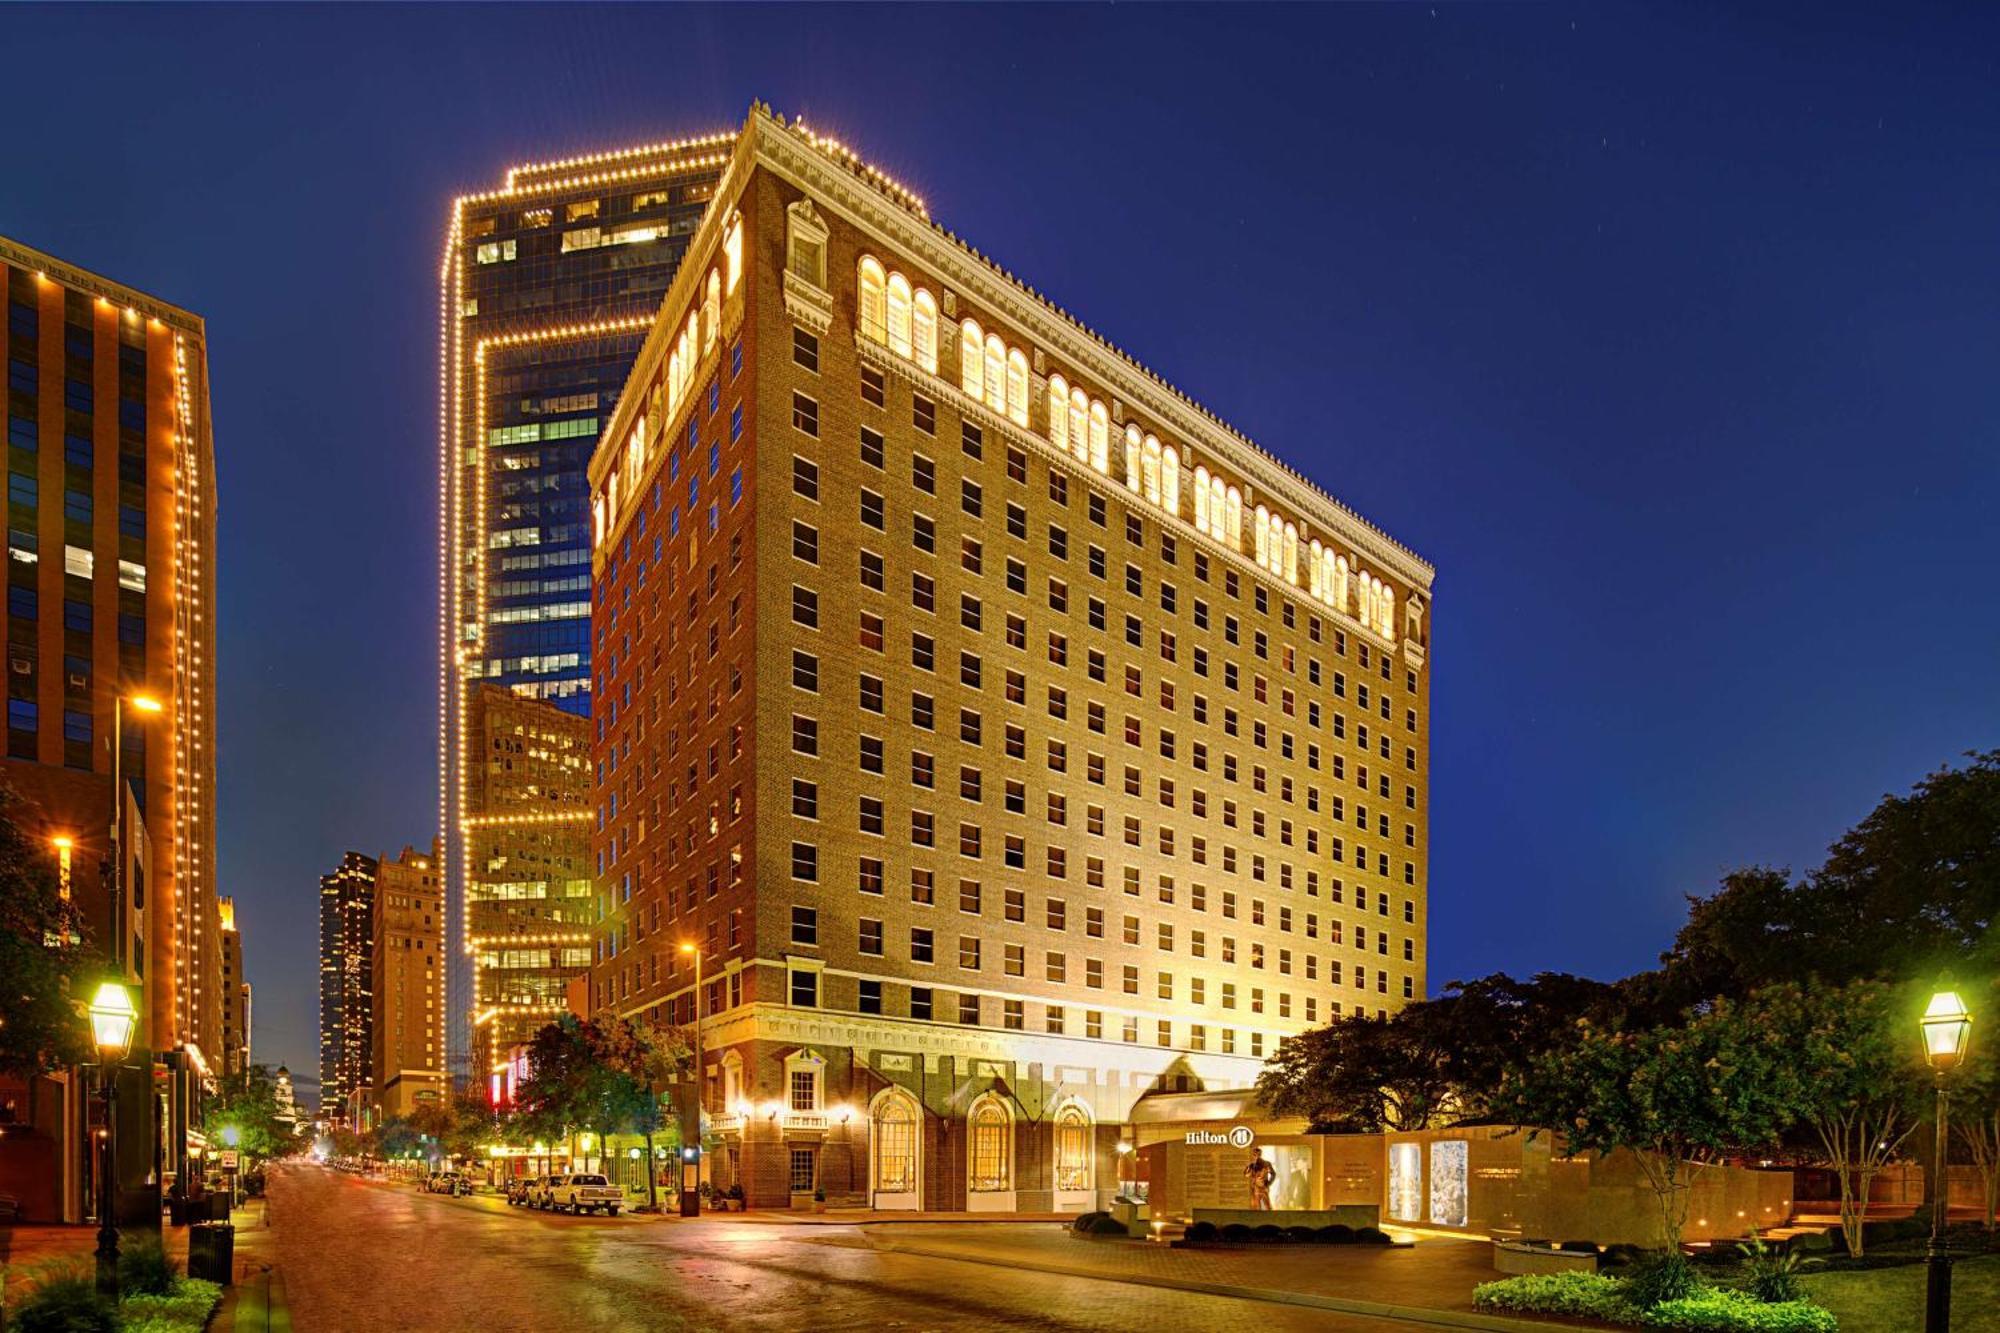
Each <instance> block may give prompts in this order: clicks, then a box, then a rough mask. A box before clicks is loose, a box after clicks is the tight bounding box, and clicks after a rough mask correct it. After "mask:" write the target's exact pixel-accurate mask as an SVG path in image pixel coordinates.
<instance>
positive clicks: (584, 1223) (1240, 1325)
mask: <svg viewBox="0 0 2000 1333" xmlns="http://www.w3.org/2000/svg"><path fill="white" fill-rule="evenodd" d="M270 1196H271V1209H270V1226H269V1227H268V1228H265V1229H257V1230H245V1231H242V1232H239V1233H238V1236H237V1241H238V1258H239V1269H242V1268H244V1267H246V1266H248V1267H254V1266H256V1265H257V1264H260V1263H273V1262H275V1263H276V1264H278V1265H279V1266H280V1268H281V1270H282V1272H283V1274H284V1281H285V1288H286V1291H287V1293H288V1296H289V1299H290V1302H291V1309H292V1316H293V1326H294V1327H295V1328H296V1329H297V1330H298V1331H299V1333H359V1331H361V1330H375V1329H399V1330H400V1329H422V1330H441V1331H442V1330H465V1333H502V1331H503V1330H512V1329H522V1330H527V1329H535V1330H541V1329H561V1330H566V1331H567V1330H579V1331H581V1330H595V1329H606V1330H610V1329H616V1330H642V1329H643V1330H653V1329H658V1330H681V1329H729V1330H734V1329H746V1330H747V1329H769V1330H796V1329H804V1328H812V1329H868V1330H917V1331H920V1330H930V1329H973V1328H1008V1329H1035V1330H1050V1331H1052V1333H1066V1331H1067V1330H1089V1329H1107V1330H1110V1329H1116V1330H1121V1333H1122V1331H1123V1330H1129V1329H1131V1328H1135V1327H1145V1326H1147V1325H1154V1326H1159V1327H1166V1328H1170V1329H1200V1330H1216V1331H1217V1333H1227V1331H1228V1330H1237V1329H1242V1330H1255V1333H1295V1331H1296V1333H1306V1331H1307V1330H1314V1331H1316V1333H1410V1330H1411V1329H1412V1327H1413V1326H1412V1325H1410V1324H1406V1323H1397V1322H1390V1321H1384V1320H1377V1319H1364V1318H1354V1317H1350V1316H1346V1315H1336V1314H1331V1313H1328V1312H1326V1311H1323V1310H1310V1309H1301V1308H1296V1307H1288V1306H1282V1305H1272V1304H1267V1303H1265V1302H1261V1301H1245V1300H1236V1299H1231V1298H1228V1297H1222V1296H1209V1295H1194V1294H1189V1293H1184V1292H1174V1291H1164V1290H1157V1289H1152V1288H1146V1287H1137V1286H1132V1285H1130V1284H1127V1283H1120V1282H1106V1281H1098V1280H1094V1279H1091V1278H1084V1277H1062V1276H1053V1275H1048V1274H1043V1273H1036V1272H1031V1271H1025V1270H1018V1269H1009V1268H1005V1267H996V1266H993V1265H991V1264H975V1263H967V1262H962V1261H958V1260H954V1259H947V1258H936V1257H931V1256H927V1255H914V1254H900V1253H897V1252H895V1251H894V1250H885V1249H882V1248H880V1247H879V1246H877V1245H876V1244H874V1243H872V1242H871V1241H870V1240H869V1239H868V1238H867V1237H866V1236H864V1235H863V1234H862V1233H860V1232H859V1231H857V1230H854V1229H850V1228H842V1227H774V1226H769V1225H756V1224H754V1223H752V1224H744V1223H737V1222H729V1221H724V1220H722V1219H719V1218H705V1219H702V1220H699V1221H681V1220H679V1219H662V1220H655V1219H651V1218H634V1217H630V1216H623V1217H618V1218H615V1219H613V1218H594V1217H582V1218H573V1217H567V1216H560V1215H555V1214H548V1213H534V1212H526V1211H524V1210H521V1209H513V1208H508V1207H507V1206H506V1205H505V1204H504V1203H502V1202H501V1201H500V1200H498V1199H494V1198H474V1199H451V1198H446V1197H444V1196H441V1195H430V1194H419V1193H417V1192H416V1191H415V1190H414V1189H412V1188H410V1187H408V1186H392V1185H384V1184H378V1183H373V1182H368V1181H363V1180H359V1179H356V1178H355V1177H352V1176H346V1175H340V1174H336V1173H332V1172H327V1171H322V1170H320V1169H318V1168H314V1167H289V1168H274V1169H273V1170H272V1172H271V1185H270ZM952 1229H953V1230H955V1231H963V1230H970V1229H969V1228H952ZM1056 1239H1057V1240H1062V1239H1063V1238H1062V1237H1060V1236H1057V1237H1056ZM1066 1243H1072V1244H1075V1245H1077V1246H1079V1247H1081V1246H1083V1244H1084V1243H1083V1242H1066Z"/></svg>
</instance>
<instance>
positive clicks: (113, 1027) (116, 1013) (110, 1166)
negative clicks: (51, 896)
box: [90, 981, 139, 1300]
mask: <svg viewBox="0 0 2000 1333" xmlns="http://www.w3.org/2000/svg"><path fill="white" fill-rule="evenodd" d="M138 1024H139V1011H138V1010H137V1009H134V1008H133V1007H132V997H131V995H130V994H128V993H127V992H126V990H125V988H124V987H123V986H121V985H119V984H118V983H117V982H115V981H107V982H105V983H104V984H103V985H101V986H99V987H98V988H97V994H96V996H94V997H93V998H92V999H91V1001H90V1037H91V1041H92V1042H93V1043H94V1044H95V1045H96V1047H97V1067H98V1080H99V1081H100V1082H101V1083H102V1084H103V1085H104V1157H103V1165H102V1167H101V1169H100V1170H99V1171H98V1173H97V1200H98V1202H97V1289H98V1290H99V1291H101V1292H103V1293H104V1294H105V1295H107V1296H110V1297H111V1298H112V1299H114V1300H116V1299H117V1297H118V1227H117V1223H116V1221H115V1220H114V1218H113V1213H114V1211H115V1209H116V1203H117V1201H116V1196H115V1193H114V1184H113V1181H112V1179H111V1177H112V1174H113V1173H114V1172H115V1171H116V1170H117V1169H118V1137H117V1136H118V1101H117V1090H118V1066H119V1064H120V1063H122V1062H123V1061H124V1059H125V1057H126V1056H127V1055H128V1054H130V1053H131V1050H132V1030H133V1029H134V1028H135V1027H137V1026H138Z"/></svg>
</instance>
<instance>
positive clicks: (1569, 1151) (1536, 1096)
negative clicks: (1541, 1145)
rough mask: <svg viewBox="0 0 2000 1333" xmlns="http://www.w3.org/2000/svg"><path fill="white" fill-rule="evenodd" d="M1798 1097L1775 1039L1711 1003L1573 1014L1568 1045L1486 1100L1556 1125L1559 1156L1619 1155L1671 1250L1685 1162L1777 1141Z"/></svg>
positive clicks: (1681, 1222) (1676, 1241)
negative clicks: (1628, 1014) (1647, 1021)
mask: <svg viewBox="0 0 2000 1333" xmlns="http://www.w3.org/2000/svg"><path fill="white" fill-rule="evenodd" d="M1798 1095H1799V1079H1798V1076H1797V1074H1796V1073H1795V1071H1794V1068H1793V1064H1792V1059H1791V1052H1790V1051H1789V1050H1788V1049H1787V1048H1786V1046H1785V1044H1784V1039H1783V1035H1782V1034H1780V1033H1776V1032H1773V1031H1770V1030H1768V1029H1765V1028H1763V1027H1762V1026H1760V1024H1759V1023H1758V1022H1757V1021H1756V1019H1755V1016H1753V1015H1746V1014H1745V1013H1744V1012H1743V1011H1742V1010H1740V1009H1739V1008H1738V1007H1736V1006H1734V1005H1732V1004H1730V1003H1728V1002H1727V1001H1721V1002H1718V1003H1717V1004H1716V1005H1715V1006H1714V1007H1713V1008H1711V1009H1710V1010H1708V1011H1706V1012H1703V1013H1696V1014H1692V1015H1690V1016H1689V1017H1688V1019H1687V1020H1686V1021H1685V1022H1684V1023H1680V1024H1676V1025H1671V1026H1661V1027H1650V1028H1643V1029H1640V1030H1637V1031H1625V1030H1621V1029H1618V1028H1605V1027H1600V1026H1598V1025H1596V1024H1593V1023H1591V1022H1590V1021H1589V1020H1587V1019H1586V1020H1583V1021H1581V1022H1580V1023H1579V1024H1578V1026H1577V1032H1576V1036H1575V1039H1574V1040H1573V1041H1571V1042H1569V1043H1567V1044H1565V1045H1563V1046H1561V1047H1559V1048H1556V1049H1553V1050H1550V1051H1546V1052H1544V1053H1543V1054H1542V1055H1540V1056H1538V1057H1536V1058H1535V1059H1533V1060H1532V1061H1529V1062H1527V1063H1526V1064H1524V1065H1523V1066H1521V1067H1518V1068H1516V1069H1513V1070H1511V1071H1510V1072H1509V1073H1508V1075H1507V1077H1506V1079H1505V1081H1504V1082H1503V1084H1502V1086H1501V1088H1500V1089H1499V1091H1498V1092H1497V1094H1496V1096H1495V1098H1494V1107H1495V1110H1496V1111H1498V1112H1499V1113H1501V1114H1502V1115H1504V1116H1505V1117H1506V1118H1507V1119H1509V1120H1512V1121H1514V1122H1515V1123H1517V1124H1522V1125H1534V1126H1542V1127H1546V1128H1549V1129H1553V1130H1555V1131H1556V1132H1558V1133H1559V1134H1560V1135H1561V1145H1560V1146H1561V1151H1562V1152H1563V1153H1564V1154H1565V1155H1566V1156H1574V1155H1577V1154H1579V1153H1585V1152H1590V1153H1596V1154H1598V1155H1600V1156H1602V1155H1604V1154H1608V1153H1612V1152H1616V1151H1618V1150H1619V1149H1626V1150H1629V1151H1631V1152H1632V1153H1633V1154H1634V1155H1635V1160H1636V1161H1637V1164H1638V1168H1639V1171H1640V1173H1641V1174H1642V1175H1643V1176H1644V1178H1645V1180H1646V1183H1647V1185H1648V1186H1650V1187H1651V1189H1652V1191H1653V1193H1654V1196H1655V1198H1656V1199H1657V1200H1658V1203H1659V1209H1660V1231H1661V1239H1662V1241H1663V1243H1664V1244H1665V1245H1666V1246H1667V1247H1668V1248H1670V1249H1677V1248H1678V1247H1679V1245H1680V1241H1681V1235H1682V1232H1683V1230H1684V1229H1685V1227H1686V1225H1687V1206H1688V1191H1689V1189H1690V1188H1691V1181H1690V1174H1691V1164H1694V1163H1699V1162H1703V1161H1712V1160H1715V1159H1716V1158H1719V1157H1721V1156H1723V1155H1724V1154H1727V1153H1731V1152H1742V1151H1757V1150H1761V1149H1763V1148H1765V1147H1768V1146H1769V1145H1771V1144H1773V1143H1775V1142H1777V1140H1778V1137H1779V1135H1780V1134H1781V1133H1782V1132H1783V1130H1784V1128H1785V1125H1786V1123H1787V1120H1788V1115H1789V1111H1788V1107H1789V1106H1791V1105H1792V1104H1793V1102H1794V1101H1795V1100H1796V1098H1797V1097H1798Z"/></svg>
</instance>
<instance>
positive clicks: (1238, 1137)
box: [1185, 1125, 1257, 1148]
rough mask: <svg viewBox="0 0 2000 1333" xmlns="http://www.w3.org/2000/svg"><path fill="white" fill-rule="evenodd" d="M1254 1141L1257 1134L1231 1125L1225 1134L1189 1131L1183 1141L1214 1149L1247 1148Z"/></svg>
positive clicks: (1247, 1127)
mask: <svg viewBox="0 0 2000 1333" xmlns="http://www.w3.org/2000/svg"><path fill="white" fill-rule="evenodd" d="M1256 1140H1257V1133H1256V1131H1255V1130H1253V1129H1251V1128H1250V1126H1248V1125H1231V1126H1230V1127H1229V1129H1228V1130H1227V1131H1226V1132H1225V1131H1222V1130H1214V1129H1191V1130H1189V1131H1188V1132H1187V1135H1186V1140H1185V1141H1186V1142H1188V1143H1191V1144H1199V1145H1206V1146H1209V1147H1216V1148H1219V1147H1222V1146H1224V1145H1225V1144H1226V1145H1228V1146H1229V1147H1231V1148H1247V1147H1249V1146H1250V1145H1251V1144H1252V1143H1254V1142H1256Z"/></svg>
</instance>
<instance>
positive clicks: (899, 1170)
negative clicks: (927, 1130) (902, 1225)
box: [868, 1088, 924, 1209]
mask: <svg viewBox="0 0 2000 1333" xmlns="http://www.w3.org/2000/svg"><path fill="white" fill-rule="evenodd" d="M921 1126H922V1118H921V1117H920V1116H919V1115H918V1113H917V1100H916V1098H914V1097H912V1096H911V1095H910V1094H909V1093H907V1092H904V1091H903V1090H902V1089H901V1088H888V1089H886V1090H884V1091H883V1092H882V1093H881V1094H880V1095H879V1096H877V1097H876V1098H875V1101H874V1104H873V1105H871V1106H870V1107H869V1108H868V1199H869V1204H870V1206H871V1207H875V1208H909V1209H920V1208H922V1207H923V1206H924V1182H923V1152H922V1147H921V1135H920V1134H919V1132H918V1131H919V1129H920V1128H921Z"/></svg>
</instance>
